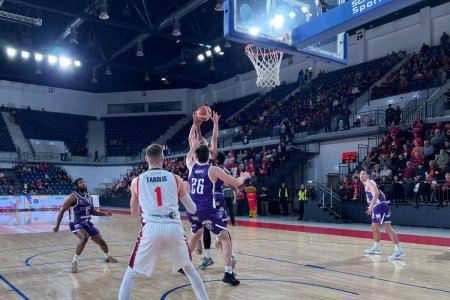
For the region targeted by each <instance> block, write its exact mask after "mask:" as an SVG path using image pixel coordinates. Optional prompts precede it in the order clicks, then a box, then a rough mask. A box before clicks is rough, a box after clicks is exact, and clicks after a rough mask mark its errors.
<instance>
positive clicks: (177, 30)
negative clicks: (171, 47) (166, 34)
mask: <svg viewBox="0 0 450 300" xmlns="http://www.w3.org/2000/svg"><path fill="white" fill-rule="evenodd" d="M180 27H181V25H180V20H178V19H177V18H175V19H174V21H173V30H172V35H173V36H180V35H181V30H180Z"/></svg>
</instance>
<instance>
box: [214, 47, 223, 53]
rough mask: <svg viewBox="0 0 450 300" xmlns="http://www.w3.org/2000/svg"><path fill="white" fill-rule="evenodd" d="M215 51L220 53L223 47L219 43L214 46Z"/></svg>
mask: <svg viewBox="0 0 450 300" xmlns="http://www.w3.org/2000/svg"><path fill="white" fill-rule="evenodd" d="M214 52H216V53H217V54H219V53H220V52H222V49H221V48H220V46H219V45H217V46H215V47H214Z"/></svg>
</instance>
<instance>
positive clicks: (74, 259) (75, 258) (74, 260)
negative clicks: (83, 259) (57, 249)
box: [72, 254, 78, 262]
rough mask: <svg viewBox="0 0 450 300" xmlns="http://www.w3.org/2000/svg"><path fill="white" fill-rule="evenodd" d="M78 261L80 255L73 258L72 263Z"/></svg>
mask: <svg viewBox="0 0 450 300" xmlns="http://www.w3.org/2000/svg"><path fill="white" fill-rule="evenodd" d="M77 261H78V255H76V254H75V255H74V256H73V260H72V262H77Z"/></svg>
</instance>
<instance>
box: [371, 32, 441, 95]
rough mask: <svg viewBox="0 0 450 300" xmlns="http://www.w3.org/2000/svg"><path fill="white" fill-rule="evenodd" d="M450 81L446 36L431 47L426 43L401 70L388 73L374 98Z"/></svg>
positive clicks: (376, 88) (375, 88) (374, 92)
mask: <svg viewBox="0 0 450 300" xmlns="http://www.w3.org/2000/svg"><path fill="white" fill-rule="evenodd" d="M447 78H450V43H449V36H448V34H447V33H445V32H444V33H443V34H442V37H441V39H440V44H439V45H436V46H433V47H430V46H429V45H427V44H425V43H423V44H422V47H421V49H420V51H419V53H413V54H412V55H411V56H410V57H409V58H408V59H407V60H406V61H405V62H404V63H403V65H402V66H401V68H400V69H399V70H398V71H396V72H393V73H391V74H389V76H388V77H387V78H386V80H385V81H384V82H382V83H381V84H380V85H379V86H374V87H373V88H372V91H371V98H372V99H379V98H384V97H388V96H392V95H398V94H402V93H407V92H412V91H418V90H423V89H426V88H431V87H433V86H442V85H443V84H444V83H445V82H446V81H447Z"/></svg>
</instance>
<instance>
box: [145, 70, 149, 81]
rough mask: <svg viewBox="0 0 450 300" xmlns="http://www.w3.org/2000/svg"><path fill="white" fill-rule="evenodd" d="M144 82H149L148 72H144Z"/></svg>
mask: <svg viewBox="0 0 450 300" xmlns="http://www.w3.org/2000/svg"><path fill="white" fill-rule="evenodd" d="M144 81H147V82H148V81H150V77H148V72H145V77H144Z"/></svg>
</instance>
